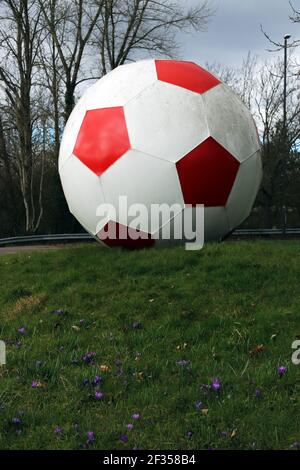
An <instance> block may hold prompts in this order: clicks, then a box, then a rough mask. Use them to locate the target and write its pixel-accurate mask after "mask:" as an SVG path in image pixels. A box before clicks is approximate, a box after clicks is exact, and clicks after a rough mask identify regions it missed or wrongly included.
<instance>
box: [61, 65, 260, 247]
mask: <svg viewBox="0 0 300 470" xmlns="http://www.w3.org/2000/svg"><path fill="white" fill-rule="evenodd" d="M59 172H60V177H61V181H62V186H63V190H64V193H65V196H66V199H67V202H68V205H69V209H70V211H71V212H72V214H73V215H74V216H75V217H76V218H77V219H78V221H79V222H80V223H81V224H82V225H83V227H84V228H85V229H86V230H87V231H88V232H90V233H91V234H92V235H94V236H96V237H97V236H98V237H99V238H103V237H102V236H100V235H101V233H102V232H103V230H105V227H107V224H108V223H114V224H116V226H119V227H120V226H122V227H123V226H124V225H126V223H127V219H126V220H125V219H124V214H123V215H122V214H117V215H116V216H115V219H116V220H109V219H111V216H110V215H108V216H107V217H106V219H103V218H102V220H101V223H100V226H99V212H97V210H98V207H99V206H100V205H101V204H103V203H106V204H111V205H112V206H118V200H119V197H120V196H126V197H127V201H128V205H129V206H130V205H131V204H135V203H141V204H144V205H145V206H146V207H147V209H148V210H149V214H150V213H151V210H150V209H151V205H153V204H168V205H170V206H172V205H173V204H177V205H179V206H180V211H184V210H188V209H185V207H186V206H187V205H192V206H195V205H196V204H204V206H205V220H204V222H205V224H204V232H205V241H208V240H215V241H218V240H221V239H222V238H224V237H225V236H226V235H227V234H228V233H230V232H231V231H232V230H233V229H234V228H235V227H237V226H238V225H239V224H241V222H243V220H244V219H245V218H246V217H247V216H248V215H249V214H250V211H251V208H252V205H253V203H254V200H255V197H256V194H257V191H258V189H259V185H260V182H261V177H262V166H261V156H260V141H259V137H258V133H257V129H256V126H255V123H254V121H253V118H252V116H251V114H250V112H249V111H248V109H247V108H246V107H245V106H244V104H243V103H242V102H241V101H240V99H239V98H238V97H237V96H236V95H235V94H234V92H233V91H231V90H230V89H229V88H228V87H227V86H226V85H225V84H223V83H222V82H221V81H220V80H219V79H218V78H216V77H215V76H213V75H212V74H211V73H209V72H208V71H206V70H204V69H203V68H201V67H200V66H198V65H196V64H195V63H192V62H183V61H174V60H145V61H140V62H136V63H133V64H128V65H122V66H120V67H118V68H117V69H115V70H113V71H112V72H110V73H109V74H107V75H106V76H104V77H103V78H101V80H99V81H98V82H96V83H95V84H94V85H93V86H91V87H90V88H89V89H88V90H87V91H86V92H85V93H84V95H83V96H82V98H81V99H80V100H79V102H78V103H77V105H76V106H75V108H74V110H73V112H72V114H71V116H70V118H69V120H68V122H67V125H66V128H65V130H64V134H63V139H62V143H61V148H60V155H59ZM189 210H191V209H189ZM181 215H182V214H181ZM166 217H167V219H166V218H165V219H164V216H162V219H161V220H160V221H159V223H157V225H156V226H155V224H154V226H153V224H152V225H151V224H148V226H147V224H145V227H143V226H140V225H139V226H137V227H136V228H137V229H139V230H140V231H141V232H143V233H144V234H147V239H145V237H144V239H143V240H141V239H139V240H132V239H130V240H124V239H122V240H120V239H119V240H118V239H117V240H110V239H107V240H106V241H105V242H106V244H108V245H110V246H116V245H117V246H128V247H135V246H136V247H139V246H148V245H152V244H153V243H154V239H155V238H156V236H157V234H158V233H159V231H160V230H161V228H162V226H166V225H167V224H170V225H171V224H172V225H174V223H175V225H176V217H177V215H176V214H175V218H174V219H173V220H172V219H170V217H169V216H168V215H167V216H166ZM168 217H169V220H168ZM100 219H101V218H100ZM174 221H175V222H174ZM149 227H151V230H150V229H149ZM130 230H131V229H130Z"/></svg>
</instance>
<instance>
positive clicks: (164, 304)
mask: <svg viewBox="0 0 300 470" xmlns="http://www.w3.org/2000/svg"><path fill="white" fill-rule="evenodd" d="M22 328H25V330H23V329H22ZM19 329H21V330H20V331H18V330H19ZM297 337H299V338H300V242H299V241H286V242H284V241H254V242H225V243H223V244H220V245H207V246H205V247H204V249H203V250H202V251H200V252H188V251H185V250H184V249H182V248H172V249H150V250H146V251H140V252H126V251H118V250H106V249H101V248H99V247H98V246H95V245H84V246H79V247H76V248H68V249H63V250H55V251H50V252H49V253H47V252H41V253H38V252H35V253H19V254H8V255H3V256H1V257H0V339H1V340H3V341H5V342H6V345H7V365H6V366H2V367H1V366H0V448H1V449H78V448H87V449H107V450H108V449H119V448H121V449H133V448H138V449H209V448H213V449H220V448H222V449H290V448H291V446H292V447H294V448H296V447H297V442H298V441H300V365H299V366H296V365H293V364H292V362H291V355H292V352H293V350H292V348H291V345H292V342H293V341H294V340H295V339H296V338H297ZM262 345H263V346H262ZM89 352H90V353H95V355H94V354H91V355H88V354H87V353H89ZM279 366H286V368H287V369H286V373H285V374H284V375H283V376H282V377H280V376H279V373H278V367H279ZM98 376H101V378H99V377H98ZM216 379H218V380H216ZM93 382H94V383H93ZM212 384H214V386H212ZM99 392H101V393H99ZM133 414H135V416H134V418H139V419H134V418H133V417H132V415H133ZM130 423H131V424H133V426H134V427H133V429H127V427H126V426H127V425H128V424H130ZM57 428H60V429H57ZM55 430H56V432H55ZM87 432H93V433H94V435H93V436H92V435H90V440H91V442H90V443H88V444H87ZM120 437H121V440H120ZM92 439H94V440H93V441H92ZM127 439H128V440H127ZM123 441H127V442H123Z"/></svg>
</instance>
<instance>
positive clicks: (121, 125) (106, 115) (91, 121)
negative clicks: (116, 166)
mask: <svg viewBox="0 0 300 470" xmlns="http://www.w3.org/2000/svg"><path fill="white" fill-rule="evenodd" d="M128 149H130V141H129V137H128V132H127V127H126V121H125V115H124V109H123V107H122V106H121V107H115V108H103V109H91V110H89V111H87V112H86V114H85V117H84V119H83V121H82V124H81V127H80V130H79V133H78V136H77V140H76V144H75V147H74V150H73V154H74V155H75V156H76V157H77V158H79V160H80V161H81V162H82V163H84V164H85V165H86V166H87V167H88V168H89V169H90V170H92V171H93V172H94V173H96V175H98V176H100V175H101V174H102V173H103V172H104V171H105V170H107V168H108V167H110V165H112V164H113V163H114V162H115V161H116V160H118V158H120V157H121V156H122V155H123V154H124V153H125V152H127V150H128Z"/></svg>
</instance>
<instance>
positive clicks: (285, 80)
mask: <svg viewBox="0 0 300 470" xmlns="http://www.w3.org/2000/svg"><path fill="white" fill-rule="evenodd" d="M290 37H291V35H290V34H286V35H285V36H284V71H283V74H284V75H283V129H282V130H283V146H282V147H283V149H284V155H283V158H284V167H285V168H286V165H287V158H288V155H287V151H288V146H287V126H286V121H287V119H286V115H287V112H286V101H287V48H288V40H289V39H290ZM284 199H286V198H284ZM282 216H283V230H282V231H283V235H285V234H286V225H287V208H286V201H285V200H284V201H283V206H282Z"/></svg>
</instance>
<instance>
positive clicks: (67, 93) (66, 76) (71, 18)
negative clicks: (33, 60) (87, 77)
mask: <svg viewBox="0 0 300 470" xmlns="http://www.w3.org/2000/svg"><path fill="white" fill-rule="evenodd" d="M38 1H39V6H40V9H41V12H42V15H43V22H44V25H45V27H46V28H47V30H48V32H49V34H50V35H51V37H52V40H53V43H52V46H51V49H52V50H51V52H50V53H51V59H52V64H51V67H52V70H53V71H56V72H57V75H56V77H55V79H56V80H57V77H58V73H59V72H58V71H59V70H60V68H62V73H61V75H60V76H61V77H62V79H63V82H64V119H65V121H67V119H68V117H69V115H70V114H71V111H72V109H73V107H74V104H75V89H76V87H77V85H78V84H79V82H81V80H82V78H81V77H82V71H81V66H82V63H83V61H84V53H85V52H86V49H87V47H88V45H89V39H90V37H91V34H92V32H93V30H94V28H95V25H96V23H97V21H98V20H99V17H100V14H101V12H102V8H103V3H104V0H93V1H91V0H74V1H72V2H70V1H68V0H49V1H48V2H45V1H44V0H38ZM57 59H59V61H58V60H57ZM83 79H84V78H83ZM56 83H57V82H56ZM52 92H53V93H54V95H53V98H54V101H55V100H57V89H52Z"/></svg>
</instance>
